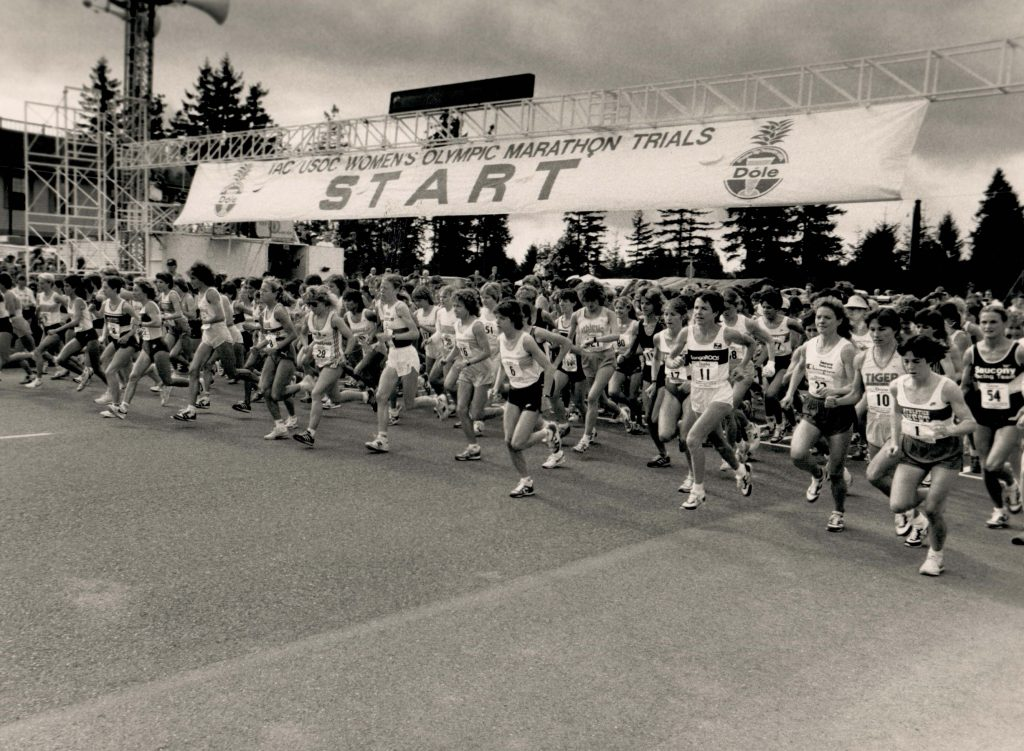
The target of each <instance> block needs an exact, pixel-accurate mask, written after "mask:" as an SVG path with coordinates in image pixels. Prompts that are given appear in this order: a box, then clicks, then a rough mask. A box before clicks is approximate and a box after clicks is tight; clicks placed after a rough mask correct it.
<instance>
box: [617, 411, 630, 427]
mask: <svg viewBox="0 0 1024 751" xmlns="http://www.w3.org/2000/svg"><path fill="white" fill-rule="evenodd" d="M632 421H633V416H632V415H630V414H629V410H628V409H626V408H625V407H619V417H618V422H621V423H622V427H624V428H625V429H626V430H629V425H630V423H631V422H632Z"/></svg>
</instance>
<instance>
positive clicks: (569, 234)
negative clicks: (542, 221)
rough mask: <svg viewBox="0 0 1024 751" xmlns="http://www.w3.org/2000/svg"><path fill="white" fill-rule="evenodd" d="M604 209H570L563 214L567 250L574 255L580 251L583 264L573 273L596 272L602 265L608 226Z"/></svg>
mask: <svg viewBox="0 0 1024 751" xmlns="http://www.w3.org/2000/svg"><path fill="white" fill-rule="evenodd" d="M604 217H605V214H604V212H602V211H570V212H567V213H565V214H564V215H563V217H562V221H563V222H564V223H565V232H564V234H563V235H562V237H563V238H564V239H565V240H566V251H567V252H568V253H569V254H570V255H572V254H573V252H574V251H575V252H578V253H579V256H580V260H581V261H582V263H581V265H580V266H578V267H577V269H576V270H575V271H573V272H571V273H573V274H582V273H587V272H590V273H595V272H596V271H597V270H598V269H599V268H600V266H601V255H602V253H603V252H604V236H605V234H606V233H607V232H608V227H607V226H606V225H605V223H604Z"/></svg>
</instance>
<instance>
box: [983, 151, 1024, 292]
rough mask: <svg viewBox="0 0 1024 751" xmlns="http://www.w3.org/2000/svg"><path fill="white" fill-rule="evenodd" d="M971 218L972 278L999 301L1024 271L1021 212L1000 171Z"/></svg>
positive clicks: (993, 177) (1015, 195)
mask: <svg viewBox="0 0 1024 751" xmlns="http://www.w3.org/2000/svg"><path fill="white" fill-rule="evenodd" d="M974 218H975V219H976V220H977V222H978V223H977V225H976V226H975V228H974V232H972V233H971V278H972V280H973V281H974V282H975V286H976V288H977V289H981V290H987V289H990V290H992V292H993V295H994V296H995V297H996V298H1000V297H1002V296H1004V295H1005V294H1006V292H1007V291H1008V290H1009V288H1010V285H1012V284H1013V283H1014V281H1016V279H1017V277H1018V276H1020V273H1021V270H1022V269H1024V248H1022V247H1021V245H1022V243H1024V213H1022V211H1021V205H1020V201H1019V200H1018V199H1017V194H1016V193H1015V192H1014V190H1013V188H1012V187H1011V186H1010V184H1009V182H1007V180H1006V176H1005V175H1004V174H1003V171H1002V170H1001V169H997V170H996V171H995V174H994V175H993V176H992V181H991V182H990V183H989V186H988V188H986V189H985V197H984V199H982V201H981V205H980V206H979V207H978V211H977V212H976V213H975V215H974Z"/></svg>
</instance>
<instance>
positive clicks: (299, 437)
mask: <svg viewBox="0 0 1024 751" xmlns="http://www.w3.org/2000/svg"><path fill="white" fill-rule="evenodd" d="M292 438H294V439H295V440H296V441H298V442H299V443H301V444H302V445H303V446H308V447H309V448H313V444H314V443H316V439H315V438H313V434H312V433H310V432H309V431H308V430H303V431H302V432H301V433H296V434H295V435H293V436H292Z"/></svg>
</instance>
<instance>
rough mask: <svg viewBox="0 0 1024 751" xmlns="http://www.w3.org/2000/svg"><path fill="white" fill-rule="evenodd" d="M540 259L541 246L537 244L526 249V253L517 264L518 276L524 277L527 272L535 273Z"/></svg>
mask: <svg viewBox="0 0 1024 751" xmlns="http://www.w3.org/2000/svg"><path fill="white" fill-rule="evenodd" d="M539 259H540V248H539V247H537V245H536V244H532V245H530V247H528V248H527V249H526V255H525V256H523V260H522V261H520V262H519V265H518V266H516V277H517V278H519V279H522V278H523V277H524V276H526V275H527V274H534V273H536V270H537V261H538V260H539Z"/></svg>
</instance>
